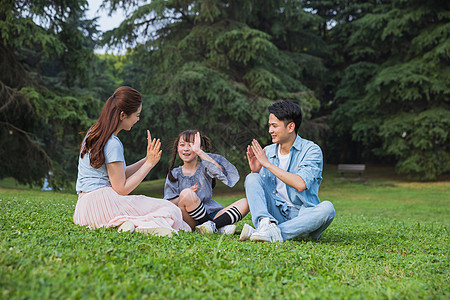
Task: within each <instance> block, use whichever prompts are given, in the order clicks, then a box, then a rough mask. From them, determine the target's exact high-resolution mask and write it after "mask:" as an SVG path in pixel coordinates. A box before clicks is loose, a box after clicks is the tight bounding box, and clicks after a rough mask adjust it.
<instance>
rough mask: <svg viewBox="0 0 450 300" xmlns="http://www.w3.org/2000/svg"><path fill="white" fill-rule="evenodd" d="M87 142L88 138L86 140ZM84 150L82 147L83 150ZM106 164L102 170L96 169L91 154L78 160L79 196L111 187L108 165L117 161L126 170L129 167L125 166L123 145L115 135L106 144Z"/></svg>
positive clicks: (77, 188) (77, 187)
mask: <svg viewBox="0 0 450 300" xmlns="http://www.w3.org/2000/svg"><path fill="white" fill-rule="evenodd" d="M85 140H86V138H85ZM83 148H84V142H83V146H82V147H81V150H83ZM104 153H105V164H103V165H102V166H101V167H100V168H98V169H95V168H94V167H92V166H91V163H90V161H89V152H88V153H86V154H85V155H84V157H83V158H81V155H80V156H79V159H78V178H77V186H76V190H77V194H79V193H81V192H83V193H88V192H91V191H93V190H96V189H99V188H102V187H106V186H111V182H110V181H109V177H108V171H107V170H106V164H108V163H112V162H115V161H122V162H123V167H124V169H126V167H127V165H126V164H125V157H124V155H123V145H122V142H121V141H120V140H119V138H118V137H117V136H115V135H114V134H113V135H111V137H110V138H109V140H108V141H107V142H106V145H105V148H104Z"/></svg>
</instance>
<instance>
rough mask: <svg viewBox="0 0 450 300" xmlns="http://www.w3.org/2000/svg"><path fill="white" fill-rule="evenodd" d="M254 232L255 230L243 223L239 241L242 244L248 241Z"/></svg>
mask: <svg viewBox="0 0 450 300" xmlns="http://www.w3.org/2000/svg"><path fill="white" fill-rule="evenodd" d="M255 231H256V230H255V228H253V227H252V226H250V225H248V224H247V223H245V224H244V227H243V228H242V231H241V235H240V236H239V240H240V241H242V242H243V241H246V240H249V239H250V237H251V236H252V234H253V233H254V232H255Z"/></svg>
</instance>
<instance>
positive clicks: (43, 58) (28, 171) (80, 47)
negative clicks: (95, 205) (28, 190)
mask: <svg viewBox="0 0 450 300" xmlns="http://www.w3.org/2000/svg"><path fill="white" fill-rule="evenodd" d="M85 6H86V1H84V0H83V1H82V0H72V1H64V2H51V1H50V2H49V1H7V0H1V5H0V34H1V37H2V38H1V41H0V59H1V60H0V66H1V70H2V72H1V73H0V124H1V126H0V139H1V143H0V178H2V177H6V176H11V177H14V178H16V179H17V180H18V181H19V182H21V183H27V184H30V185H32V184H38V185H40V184H42V180H43V178H44V177H45V176H47V175H48V173H49V171H51V172H52V173H53V176H52V178H51V184H52V186H53V187H55V188H59V187H64V186H67V185H68V184H69V183H70V180H73V179H74V177H73V175H74V173H76V163H75V162H76V158H77V152H78V151H77V145H79V143H80V138H79V136H78V132H79V131H80V127H87V126H89V125H90V124H91V123H92V117H93V115H97V111H98V110H99V107H100V105H99V102H98V100H95V99H94V98H93V97H92V96H90V95H89V93H88V92H83V91H82V90H81V89H82V88H86V87H89V86H90V84H91V82H92V80H91V79H92V78H94V77H95V76H93V74H92V73H91V72H89V71H90V68H91V66H92V64H93V63H94V60H95V57H94V55H93V47H94V44H93V39H92V36H91V34H93V33H94V32H95V30H93V23H92V21H89V20H83V16H84V13H83V10H84V8H85ZM86 33H88V34H86ZM74 166H75V167H74ZM70 175H72V177H70Z"/></svg>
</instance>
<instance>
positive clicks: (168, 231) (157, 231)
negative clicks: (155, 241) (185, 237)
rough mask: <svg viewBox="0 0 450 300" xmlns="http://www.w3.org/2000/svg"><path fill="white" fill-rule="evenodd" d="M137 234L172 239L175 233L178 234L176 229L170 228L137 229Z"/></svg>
mask: <svg viewBox="0 0 450 300" xmlns="http://www.w3.org/2000/svg"><path fill="white" fill-rule="evenodd" d="M136 232H140V233H145V234H152V235H157V236H168V237H172V236H173V234H174V233H175V234H176V233H177V232H176V231H175V230H174V229H172V228H169V227H152V228H148V227H138V228H136Z"/></svg>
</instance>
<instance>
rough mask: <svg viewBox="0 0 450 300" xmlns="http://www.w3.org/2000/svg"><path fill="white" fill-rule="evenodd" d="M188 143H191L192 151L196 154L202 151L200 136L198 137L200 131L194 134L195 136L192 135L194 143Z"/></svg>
mask: <svg viewBox="0 0 450 300" xmlns="http://www.w3.org/2000/svg"><path fill="white" fill-rule="evenodd" d="M190 145H191V149H192V151H193V152H194V153H195V154H197V155H198V154H199V153H200V152H201V151H202V148H201V145H202V143H201V138H200V132H197V133H196V134H195V136H194V143H193V144H192V143H191V144H190Z"/></svg>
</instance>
